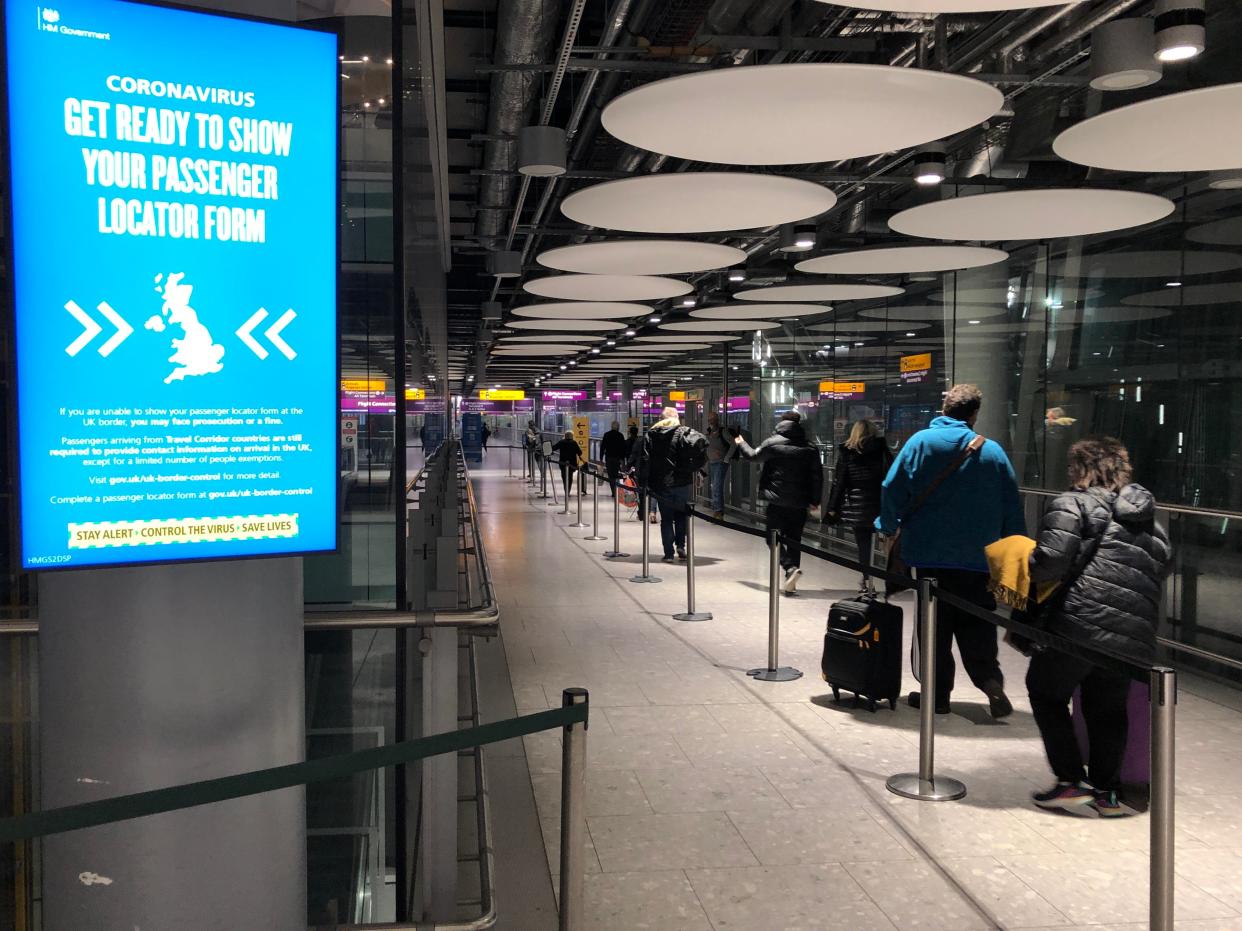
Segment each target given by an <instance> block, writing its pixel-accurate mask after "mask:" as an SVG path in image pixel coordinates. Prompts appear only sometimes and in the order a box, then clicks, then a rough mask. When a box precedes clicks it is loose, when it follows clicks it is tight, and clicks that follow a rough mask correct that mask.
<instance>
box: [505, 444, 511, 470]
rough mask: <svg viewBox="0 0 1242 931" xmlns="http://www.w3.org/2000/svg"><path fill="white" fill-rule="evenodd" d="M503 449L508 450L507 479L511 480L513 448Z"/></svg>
mask: <svg viewBox="0 0 1242 931" xmlns="http://www.w3.org/2000/svg"><path fill="white" fill-rule="evenodd" d="M505 448H506V449H508V450H509V476H508V477H509V478H513V447H512V446H507V447H505Z"/></svg>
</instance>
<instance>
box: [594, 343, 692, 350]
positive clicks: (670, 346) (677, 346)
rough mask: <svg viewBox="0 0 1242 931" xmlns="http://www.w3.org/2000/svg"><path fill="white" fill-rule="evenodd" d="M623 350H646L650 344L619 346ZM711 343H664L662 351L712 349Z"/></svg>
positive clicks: (661, 347)
mask: <svg viewBox="0 0 1242 931" xmlns="http://www.w3.org/2000/svg"><path fill="white" fill-rule="evenodd" d="M617 348H618V349H619V350H621V351H622V352H646V351H647V350H649V349H650V348H651V347H650V346H635V345H629V346H618V347H617ZM711 348H712V347H711V344H710V343H664V344H663V345H661V346H660V351H661V352H689V351H690V350H692V349H711Z"/></svg>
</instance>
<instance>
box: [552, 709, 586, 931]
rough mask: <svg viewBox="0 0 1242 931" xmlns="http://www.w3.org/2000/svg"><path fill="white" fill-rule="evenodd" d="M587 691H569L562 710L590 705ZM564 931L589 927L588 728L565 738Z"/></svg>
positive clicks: (569, 729) (567, 731) (573, 729)
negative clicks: (586, 902) (586, 897)
mask: <svg viewBox="0 0 1242 931" xmlns="http://www.w3.org/2000/svg"><path fill="white" fill-rule="evenodd" d="M589 701H590V698H589V696H588V695H587V691H586V689H577V688H574V689H565V691H564V692H562V693H561V706H562V707H564V708H568V707H571V706H573V705H582V704H588V703H589ZM561 740H562V747H561V914H560V922H559V928H560V929H561V931H580V929H581V928H584V927H585V923H584V920H583V915H584V895H585V893H584V886H585V878H586V866H585V859H586V740H587V724H586V723H583V724H572V725H568V726H566V727H565V728H564V732H563V734H562V736H561Z"/></svg>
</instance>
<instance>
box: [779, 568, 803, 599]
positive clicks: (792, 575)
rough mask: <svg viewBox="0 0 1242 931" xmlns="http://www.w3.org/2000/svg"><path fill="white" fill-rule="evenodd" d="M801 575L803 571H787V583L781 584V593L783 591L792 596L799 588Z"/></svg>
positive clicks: (796, 569)
mask: <svg viewBox="0 0 1242 931" xmlns="http://www.w3.org/2000/svg"><path fill="white" fill-rule="evenodd" d="M801 575H802V570H801V569H798V568H793V569H786V570H785V581H784V582H783V583H782V584H781V591H783V592H784V593H785V594H786V595H792V594H793V593H794V592H795V591H796V590H797V588H798V579H799V578H800V577H801Z"/></svg>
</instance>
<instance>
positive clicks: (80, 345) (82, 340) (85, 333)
mask: <svg viewBox="0 0 1242 931" xmlns="http://www.w3.org/2000/svg"><path fill="white" fill-rule="evenodd" d="M65 310H67V311H69V313H70V314H72V315H73V319H74V320H76V321H78V323H80V324H82V333H81V335H80V336H79V337H78V338H77V339H75V340H74V341H73V342H72V343H70V344H69V345H68V346H66V347H65V352H67V353H69V355H70V356H76V355H77V354H78V353H79V352H81V351H82V350H83V349H85V348H86V346H87V344H88V343H89V342H90V341H91V340H93V339H94V338H95V337H96V336H98V335H99V334H100V333H102V332H103V327H101V326H100V325H99V324H98V323H96V322H95V321H94V320H92V319H91V318H90V317H89V316H87V314H86V311H84V310H83V309H82V308H81V307H79V306H78V305H77V303H75V302H74V301H69V302H67V303H66V304H65Z"/></svg>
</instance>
